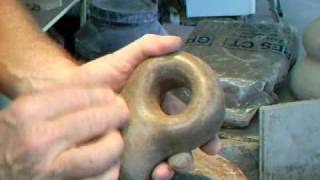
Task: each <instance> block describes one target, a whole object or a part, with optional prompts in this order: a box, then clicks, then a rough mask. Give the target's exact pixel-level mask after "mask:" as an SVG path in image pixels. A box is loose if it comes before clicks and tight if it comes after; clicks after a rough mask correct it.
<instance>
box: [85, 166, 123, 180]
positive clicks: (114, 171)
mask: <svg viewBox="0 0 320 180" xmlns="http://www.w3.org/2000/svg"><path fill="white" fill-rule="evenodd" d="M119 172H120V162H119V161H118V162H116V163H115V164H114V165H113V166H112V167H111V168H110V169H108V170H107V171H106V172H104V173H103V174H101V175H98V176H96V177H92V178H84V179H83V180H118V179H119Z"/></svg>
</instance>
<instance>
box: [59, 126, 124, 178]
mask: <svg viewBox="0 0 320 180" xmlns="http://www.w3.org/2000/svg"><path fill="white" fill-rule="evenodd" d="M123 147H124V142H123V139H122V137H121V135H120V132H118V131H110V132H109V133H108V134H107V135H106V136H104V137H103V138H101V139H99V140H98V141H95V142H93V143H91V144H87V145H84V146H80V147H78V148H73V149H70V150H68V151H66V152H64V153H62V154H61V155H60V156H59V157H58V159H57V160H56V161H55V171H56V172H57V173H58V174H61V175H62V177H65V178H85V177H91V176H98V175H100V174H102V173H103V172H105V171H107V170H108V169H110V168H111V167H112V166H113V165H114V163H115V162H118V161H119V158H120V155H121V153H122V151H123Z"/></svg>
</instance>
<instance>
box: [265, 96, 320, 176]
mask: <svg viewBox="0 0 320 180" xmlns="http://www.w3.org/2000/svg"><path fill="white" fill-rule="evenodd" d="M319 109H320V101H319V100H314V101H301V102H294V103H285V104H279V105H273V106H264V107H262V108H260V170H259V176H260V180H272V179H275V180H277V179H290V180H300V179H320V171H319V167H320V144H319V136H320V131H319V130H320V121H319Z"/></svg>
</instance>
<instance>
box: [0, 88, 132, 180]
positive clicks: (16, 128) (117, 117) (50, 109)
mask: <svg viewBox="0 0 320 180" xmlns="http://www.w3.org/2000/svg"><path fill="white" fill-rule="evenodd" d="M127 118H128V109H127V106H126V104H125V102H124V100H123V99H122V98H121V97H119V96H117V95H116V94H115V93H114V92H113V90H111V89H110V88H94V87H92V88H82V87H74V86H73V87H70V86H60V87H59V88H56V89H51V90H46V91H45V92H38V93H36V94H32V95H28V96H23V97H19V98H18V99H16V100H15V101H14V102H13V103H12V104H11V105H9V107H7V108H6V109H4V110H2V111H0V179H15V180H25V179H39V180H47V179H55V180H62V179H85V178H87V177H95V176H96V177H101V178H103V179H116V178H117V177H118V173H119V157H120V155H121V153H122V150H123V146H124V143H123V139H122V137H121V134H120V132H119V131H118V129H120V128H121V127H122V126H124V125H125V124H126V122H127Z"/></svg>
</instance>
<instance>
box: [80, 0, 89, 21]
mask: <svg viewBox="0 0 320 180" xmlns="http://www.w3.org/2000/svg"><path fill="white" fill-rule="evenodd" d="M80 2H81V12H80V26H81V27H82V26H84V25H85V24H86V22H87V18H88V17H87V16H88V0H81V1H80Z"/></svg>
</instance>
